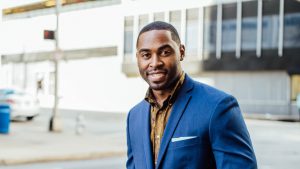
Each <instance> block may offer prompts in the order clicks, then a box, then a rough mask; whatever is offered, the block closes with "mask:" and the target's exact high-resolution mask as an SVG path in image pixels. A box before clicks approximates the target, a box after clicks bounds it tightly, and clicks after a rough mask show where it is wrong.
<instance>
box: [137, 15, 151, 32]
mask: <svg viewBox="0 0 300 169" xmlns="http://www.w3.org/2000/svg"><path fill="white" fill-rule="evenodd" d="M148 20H149V17H148V15H140V16H139V30H141V29H142V28H143V27H144V26H145V25H146V24H147V23H148V22H149V21H148Z"/></svg>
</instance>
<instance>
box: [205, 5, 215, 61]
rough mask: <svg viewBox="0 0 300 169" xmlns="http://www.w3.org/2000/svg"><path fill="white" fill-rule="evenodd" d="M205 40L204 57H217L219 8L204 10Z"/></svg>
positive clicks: (213, 7)
mask: <svg viewBox="0 0 300 169" xmlns="http://www.w3.org/2000/svg"><path fill="white" fill-rule="evenodd" d="M203 22H204V28H203V29H204V35H203V36H204V39H203V56H204V58H208V57H210V56H215V55H216V40H217V39H216V38H217V36H216V33H217V6H209V7H205V8H204V21H203Z"/></svg>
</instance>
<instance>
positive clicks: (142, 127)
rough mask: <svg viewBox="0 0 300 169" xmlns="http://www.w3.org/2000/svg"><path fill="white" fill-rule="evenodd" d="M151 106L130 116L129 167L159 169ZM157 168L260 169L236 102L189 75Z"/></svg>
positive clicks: (142, 104)
mask: <svg viewBox="0 0 300 169" xmlns="http://www.w3.org/2000/svg"><path fill="white" fill-rule="evenodd" d="M150 132H151V131H150V104H149V103H148V102H146V101H145V100H143V101H141V102H140V103H139V104H137V105H136V106H135V107H133V108H132V109H131V110H130V112H129V114H128V118H127V146H128V152H127V155H128V159H127V163H126V167H127V169H154V168H155V165H154V162H153V157H152V148H151V147H152V146H151V141H150ZM156 168H160V169H214V168H218V169H255V168H257V164H256V158H255V155H254V151H253V148H252V144H251V140H250V136H249V133H248V131H247V128H246V125H245V122H244V120H243V117H242V114H241V111H240V109H239V106H238V103H237V101H236V100H235V99H234V98H233V97H232V96H230V95H228V94H226V93H224V92H222V91H219V90H217V89H214V88H212V87H209V86H207V85H205V84H202V83H199V82H195V81H193V80H192V79H191V78H189V77H188V76H187V75H186V77H185V81H184V84H183V86H182V88H181V90H180V92H179V95H178V98H177V100H176V102H175V103H174V105H173V108H172V112H171V114H170V118H169V121H168V123H167V125H166V128H165V131H164V134H163V138H162V140H161V147H160V150H159V154H158V160H157V165H156Z"/></svg>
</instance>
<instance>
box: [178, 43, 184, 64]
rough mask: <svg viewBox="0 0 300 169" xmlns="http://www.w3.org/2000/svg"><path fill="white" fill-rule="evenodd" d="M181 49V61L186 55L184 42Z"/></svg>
mask: <svg viewBox="0 0 300 169" xmlns="http://www.w3.org/2000/svg"><path fill="white" fill-rule="evenodd" d="M179 50H180V61H183V58H184V56H185V47H184V45H183V44H181V45H180V48H179Z"/></svg>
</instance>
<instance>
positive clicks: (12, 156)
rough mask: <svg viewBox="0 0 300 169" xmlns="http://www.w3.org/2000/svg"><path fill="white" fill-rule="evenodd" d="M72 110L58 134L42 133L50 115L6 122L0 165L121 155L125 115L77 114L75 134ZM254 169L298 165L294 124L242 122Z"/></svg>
mask: <svg viewBox="0 0 300 169" xmlns="http://www.w3.org/2000/svg"><path fill="white" fill-rule="evenodd" d="M77 114H78V112H72V111H69V112H64V113H62V119H63V122H64V125H63V126H64V127H63V129H64V130H63V132H62V133H51V132H49V131H48V124H49V119H50V114H49V112H48V113H45V114H42V115H41V116H39V117H37V119H34V121H32V122H13V123H11V129H10V133H9V134H8V135H3V134H0V166H1V165H2V166H3V165H13V164H21V163H37V162H49V161H66V160H82V159H97V158H103V157H112V156H123V157H125V156H126V135H125V127H126V114H116V113H93V112H82V114H84V115H85V117H86V129H85V131H84V132H83V133H82V134H81V135H77V134H76V132H75V126H76V116H77ZM246 123H247V126H248V129H249V132H250V135H251V138H252V142H253V146H254V149H255V152H256V157H257V161H258V165H259V168H260V169H281V168H289V169H296V168H298V166H299V165H300V162H299V159H300V123H299V122H281V121H270V120H255V119H246Z"/></svg>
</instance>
